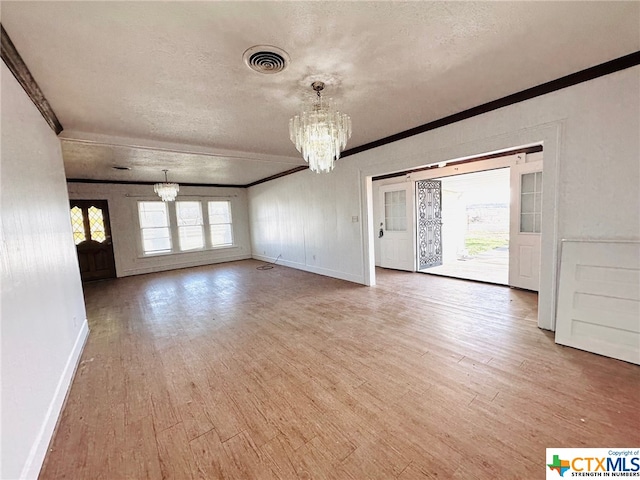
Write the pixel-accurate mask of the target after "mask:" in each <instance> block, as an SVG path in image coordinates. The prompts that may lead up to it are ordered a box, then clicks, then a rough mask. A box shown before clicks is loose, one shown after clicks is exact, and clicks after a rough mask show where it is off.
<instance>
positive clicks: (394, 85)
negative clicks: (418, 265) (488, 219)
mask: <svg viewBox="0 0 640 480" xmlns="http://www.w3.org/2000/svg"><path fill="white" fill-rule="evenodd" d="M1 7H2V24H3V26H4V27H5V29H6V31H7V32H8V34H9V36H10V37H11V38H12V40H13V42H14V44H15V46H16V48H17V49H18V51H19V52H20V54H21V55H22V57H23V59H24V61H25V63H26V64H27V66H28V67H29V69H30V70H31V72H32V74H33V76H34V77H35V79H36V80H37V82H38V83H39V85H40V87H41V89H42V90H43V92H44V94H45V96H46V97H47V99H48V100H49V102H50V104H51V106H52V107H53V109H54V111H55V112H56V114H57V116H58V118H59V119H60V121H61V123H62V125H63V126H64V128H65V131H64V132H63V133H62V134H61V137H63V138H69V139H81V140H82V142H76V141H71V140H64V141H63V156H64V160H65V166H66V169H67V177H69V178H92V179H112V180H139V181H153V180H155V179H157V177H158V176H161V175H162V174H161V172H160V170H161V169H162V168H168V169H169V170H170V176H172V177H173V178H174V179H176V180H178V181H182V182H192V183H217V184H246V183H250V182H251V181H255V180H258V179H260V178H264V177H266V176H269V175H273V174H276V173H278V172H282V171H285V170H289V169H291V168H294V167H295V166H298V165H303V164H304V161H303V160H302V159H301V158H300V156H299V154H298V153H297V151H296V150H295V148H294V146H293V145H292V144H291V142H290V141H289V134H288V120H289V118H290V117H291V116H292V115H293V114H295V113H297V111H298V110H299V109H300V107H301V105H302V102H303V101H305V100H309V99H310V98H311V96H312V95H311V94H312V92H311V89H310V88H309V85H310V83H311V82H312V81H313V80H322V81H324V82H325V83H326V84H327V87H326V90H325V91H326V94H327V96H331V97H333V98H334V99H335V100H336V101H337V103H338V105H339V106H340V108H341V110H342V111H344V112H346V113H348V114H350V115H351V117H352V119H353V130H354V133H353V136H352V138H351V140H350V141H349V143H348V145H347V148H352V147H356V146H358V145H363V144H365V143H368V142H371V141H374V140H377V139H380V138H382V137H386V136H389V135H392V134H394V133H397V132H400V131H403V130H407V129H409V128H412V127H416V126H418V125H421V124H424V123H427V122H429V121H432V120H436V119H439V118H442V117H445V116H447V115H450V114H453V113H456V112H460V111H462V110H466V109H468V108H471V107H474V106H476V105H480V104H483V103H486V102H488V101H491V100H495V99H497V98H500V97H503V96H506V95H509V94H512V93H515V92H518V91H520V90H524V89H526V88H529V87H532V86H535V85H538V84H541V83H544V82H547V81H550V80H553V79H556V78H559V77H562V76H564V75H567V74H570V73H574V72H577V71H579V70H582V69H585V68H588V67H591V66H594V65H597V64H599V63H603V62H605V61H608V60H612V59H614V58H617V57H621V56H623V55H626V54H629V53H632V52H635V51H638V50H640V3H639V2H584V3H583V2H479V3H475V2H427V1H423V2H406V3H405V2H395V1H394V2H152V1H145V2H57V1H46V2H30V1H20V2H5V1H3V2H1ZM256 44H267V45H275V46H278V47H280V48H282V49H284V50H285V51H286V52H288V54H289V55H290V57H291V64H290V66H289V68H288V69H286V70H285V71H284V72H281V73H278V74H274V75H261V74H258V73H256V72H253V71H251V70H250V69H249V68H247V66H246V65H245V64H244V63H243V61H242V54H243V52H244V51H245V50H246V49H247V48H249V47H251V46H253V45H256ZM136 147H144V148H136ZM344 161H348V159H345V160H344ZM113 165H128V166H131V167H132V170H130V171H126V172H121V171H115V170H113V169H111V166H113Z"/></svg>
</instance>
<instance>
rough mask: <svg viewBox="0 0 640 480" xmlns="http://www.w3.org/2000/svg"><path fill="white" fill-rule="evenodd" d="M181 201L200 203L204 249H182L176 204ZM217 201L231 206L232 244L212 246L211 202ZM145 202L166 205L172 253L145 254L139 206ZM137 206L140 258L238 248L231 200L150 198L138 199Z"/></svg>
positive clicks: (215, 198) (214, 197)
mask: <svg viewBox="0 0 640 480" xmlns="http://www.w3.org/2000/svg"><path fill="white" fill-rule="evenodd" d="M180 201H183V202H199V203H200V208H201V212H202V225H201V227H202V232H203V242H204V247H202V248H194V249H189V250H181V249H180V235H179V228H180V226H179V225H178V212H177V209H178V207H177V203H176V202H180ZM216 201H225V202H227V203H228V205H229V217H230V223H229V225H230V226H231V242H232V243H231V244H225V245H216V246H212V241H211V225H212V224H210V223H209V202H216ZM143 202H161V203H164V204H166V208H167V213H168V215H167V217H168V222H169V225H168V228H169V236H170V240H171V250H170V251H163V252H159V253H146V252H145V250H144V242H143V239H142V226H141V220H140V210H139V209H140V206H139V205H140V203H143ZM135 204H136V208H135V215H136V222H137V225H138V232H139V233H138V235H137V243H138V258H149V257H159V256H165V255H185V254H186V255H189V254H193V253H198V252H205V251H210V250H224V249H231V248H237V244H236V235H235V230H234V224H233V202H232V201H231V199H229V198H226V197H220V196H212V197H207V196H189V197H188V198H183V199H182V200H180V199H179V198H177V199H176V200H175V201H173V202H162V200H160V199H156V198H151V197H148V198H139V199H136V202H135ZM213 225H217V224H213Z"/></svg>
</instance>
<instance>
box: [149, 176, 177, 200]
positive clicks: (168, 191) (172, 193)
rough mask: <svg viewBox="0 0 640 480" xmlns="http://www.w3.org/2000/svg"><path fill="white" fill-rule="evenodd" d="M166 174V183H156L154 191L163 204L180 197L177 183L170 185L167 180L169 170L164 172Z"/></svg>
mask: <svg viewBox="0 0 640 480" xmlns="http://www.w3.org/2000/svg"><path fill="white" fill-rule="evenodd" d="M162 171H163V172H164V183H156V184H155V185H154V186H153V191H154V192H156V193H157V194H158V196H159V197H160V198H161V199H162V201H163V202H173V201H174V200H175V199H176V196H177V195H178V190H180V186H179V185H178V184H177V183H169V180H168V179H167V172H168V171H169V170H162Z"/></svg>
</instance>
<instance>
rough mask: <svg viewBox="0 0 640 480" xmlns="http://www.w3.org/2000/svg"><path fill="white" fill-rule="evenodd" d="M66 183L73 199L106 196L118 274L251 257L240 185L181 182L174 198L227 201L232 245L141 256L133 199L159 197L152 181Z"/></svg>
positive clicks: (134, 273)
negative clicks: (188, 184) (203, 185)
mask: <svg viewBox="0 0 640 480" xmlns="http://www.w3.org/2000/svg"><path fill="white" fill-rule="evenodd" d="M67 187H68V190H69V197H70V198H73V199H85V200H107V202H108V205H109V216H110V217H111V236H112V239H113V250H114V256H115V261H116V275H117V276H118V277H126V276H128V275H137V274H141V273H149V272H159V271H162V270H171V269H175V268H184V267H194V266H198V265H208V264H212V263H219V262H228V261H232V260H242V259H246V258H251V243H250V237H249V216H248V206H247V191H246V189H244V188H216V187H186V186H181V187H180V192H179V193H178V200H180V199H181V198H182V199H186V200H189V199H190V198H191V199H192V198H193V197H190V196H192V195H197V196H202V197H212V199H224V200H229V201H231V217H232V220H233V233H234V243H235V245H234V246H233V247H230V248H221V249H214V250H202V251H196V252H185V253H178V254H172V255H156V256H150V257H144V256H143V255H142V252H141V249H140V245H139V237H140V230H139V227H138V206H137V202H138V201H140V200H159V198H158V196H157V195H156V194H155V193H154V192H153V186H152V185H124V184H101V183H69V184H68V186H67ZM213 197H216V198H213Z"/></svg>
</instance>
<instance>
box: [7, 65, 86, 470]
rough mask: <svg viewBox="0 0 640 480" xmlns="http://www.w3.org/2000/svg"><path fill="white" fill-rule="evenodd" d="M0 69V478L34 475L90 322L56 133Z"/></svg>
mask: <svg viewBox="0 0 640 480" xmlns="http://www.w3.org/2000/svg"><path fill="white" fill-rule="evenodd" d="M1 74H2V77H1V80H0V82H1V84H2V93H1V98H2V123H1V125H2V137H1V138H2V143H1V150H0V151H1V154H2V157H1V160H0V166H1V169H0V175H1V177H0V185H1V189H0V190H1V191H0V212H1V216H0V218H1V221H0V225H1V230H0V235H1V243H0V259H1V260H0V261H1V266H2V274H1V278H2V285H1V287H2V295H1V298H2V306H1V313H2V322H1V327H0V331H1V336H2V341H1V345H2V353H1V358H2V370H1V371H2V394H1V398H2V445H1V449H0V451H1V458H0V460H1V463H2V465H1V466H0V477H1V478H3V479H15V478H36V477H37V475H38V472H39V470H40V467H41V465H42V461H43V459H44V455H45V453H46V449H47V446H48V443H49V441H50V439H51V435H52V433H53V429H54V427H55V423H56V421H57V419H58V415H59V413H60V409H61V407H62V403H63V400H64V398H65V395H66V392H67V389H68V387H69V385H70V382H71V379H72V375H73V372H74V369H75V366H76V364H77V361H78V359H79V358H80V353H81V351H82V347H83V345H84V341H85V339H86V335H87V333H88V330H87V323H86V314H85V308H84V300H83V296H82V284H81V282H80V273H79V269H78V261H77V258H76V253H75V248H74V246H73V240H72V234H71V225H70V221H69V213H68V208H69V207H68V206H69V200H68V197H67V189H66V183H65V176H64V169H63V166H62V155H61V152H60V142H59V141H58V138H57V137H56V135H55V134H54V132H53V131H52V130H51V129H50V128H49V126H48V125H47V123H46V122H45V121H44V119H43V118H42V116H41V115H40V113H39V112H38V110H37V109H36V107H35V106H34V105H33V104H32V103H31V101H30V100H29V98H28V97H27V95H26V94H25V93H24V91H23V90H22V88H21V87H20V86H19V84H18V83H17V81H16V80H15V79H14V77H13V75H12V74H11V73H10V72H9V70H8V69H7V67H6V66H5V65H4V63H2V72H1Z"/></svg>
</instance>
